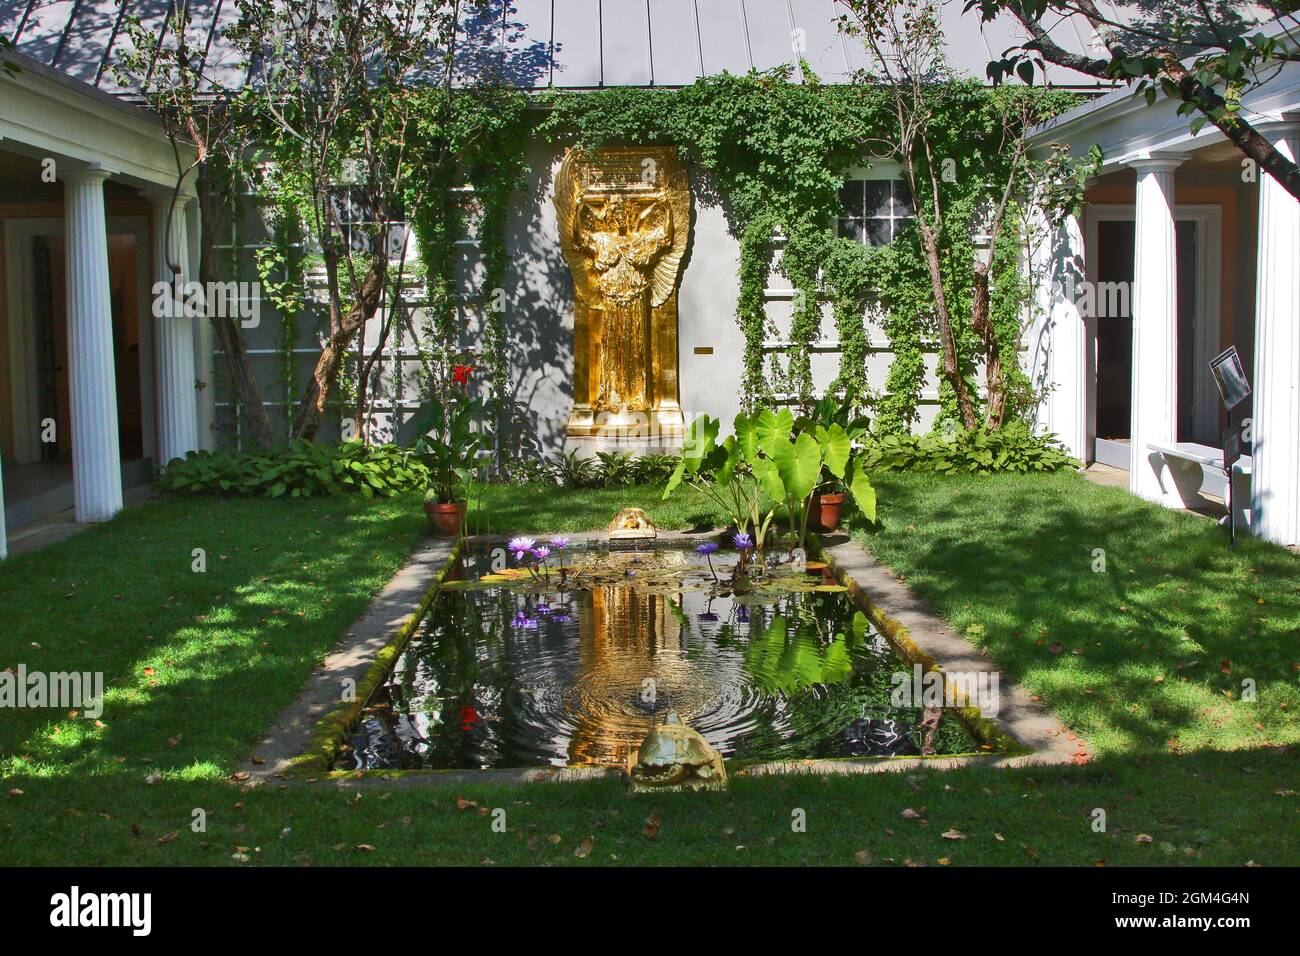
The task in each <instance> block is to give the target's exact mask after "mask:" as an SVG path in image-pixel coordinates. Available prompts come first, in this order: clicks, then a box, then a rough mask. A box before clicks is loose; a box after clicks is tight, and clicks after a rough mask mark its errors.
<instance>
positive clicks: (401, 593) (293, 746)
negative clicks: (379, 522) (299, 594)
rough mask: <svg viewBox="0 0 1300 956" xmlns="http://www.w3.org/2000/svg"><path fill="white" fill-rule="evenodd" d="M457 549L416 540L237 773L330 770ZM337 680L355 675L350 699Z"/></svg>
mask: <svg viewBox="0 0 1300 956" xmlns="http://www.w3.org/2000/svg"><path fill="white" fill-rule="evenodd" d="M460 551H461V544H460V541H458V540H450V539H446V538H425V539H424V540H423V541H421V543H420V544H419V545H418V546H417V547H416V549H415V550H414V551H413V552H411V555H410V557H408V558H407V560H406V563H405V564H403V565H402V567H401V569H400V570H399V571H398V572H397V573H396V574H395V575H393V577H392V578H391V579H390V580H389V582H388V584H386V585H385V586H384V589H383V590H382V591H381V592H380V593H379V594H378V595H377V596H376V597H375V599H374V600H373V601H371V602H370V604H369V605H368V606H367V608H366V610H365V612H364V613H363V614H362V615H361V617H360V618H359V619H358V620H357V622H356V623H355V624H353V625H352V627H350V628H349V629H348V630H347V632H346V633H345V634H344V636H343V639H342V640H341V641H340V643H339V644H338V646H337V647H336V648H335V649H334V651H333V652H332V653H331V654H330V656H329V657H327V658H326V659H325V661H324V663H323V664H322V665H321V666H320V667H317V668H316V669H315V670H314V671H312V674H311V676H310V677H309V678H308V680H307V684H306V686H305V687H304V688H303V690H302V692H301V693H300V694H299V695H298V698H297V699H296V700H295V701H294V702H293V703H292V704H290V705H289V706H288V707H286V708H285V709H284V710H283V711H281V713H280V715H279V717H278V718H277V719H276V721H275V723H274V724H272V725H271V727H270V728H269V729H268V731H267V732H266V734H265V735H264V736H263V739H262V742H261V745H260V747H259V749H258V750H256V751H255V752H254V754H253V755H252V756H250V757H249V759H248V760H247V761H245V763H244V765H243V766H242V767H241V771H242V773H238V774H237V775H236V778H237V779H241V778H242V779H248V778H252V779H254V780H258V779H265V778H267V777H271V776H278V777H285V776H294V777H296V776H303V775H310V774H325V773H329V772H330V770H329V765H330V764H331V763H332V762H333V761H334V758H335V757H336V756H337V754H338V747H339V744H340V742H342V740H343V738H344V736H345V735H346V733H347V731H348V729H349V728H351V727H352V725H353V724H354V723H356V721H357V719H358V718H359V716H360V714H361V710H362V708H363V707H364V706H365V703H366V701H367V700H369V699H370V696H371V694H373V693H374V691H375V689H376V688H377V687H378V686H379V684H380V683H381V682H382V681H383V680H384V679H385V678H386V677H387V676H388V672H389V671H390V670H391V669H392V667H393V662H394V661H395V660H396V658H397V655H398V654H400V653H401V651H402V649H403V648H404V647H405V646H406V644H407V642H408V641H409V640H410V639H411V635H412V634H414V633H415V629H416V627H417V626H418V625H419V623H420V621H421V620H422V619H423V618H424V615H425V614H426V613H427V612H428V610H429V606H430V605H431V604H432V603H433V601H434V599H435V598H436V597H437V596H438V592H439V591H441V590H442V584H443V582H444V581H445V580H446V579H447V575H449V574H450V573H451V572H452V569H453V568H454V567H455V566H456V562H457V560H458V559H459V557H460ZM345 680H352V681H354V682H355V694H354V695H353V698H354V699H352V700H343V699H342V696H341V689H342V683H343V681H345ZM243 774H247V775H248V778H245V777H243Z"/></svg>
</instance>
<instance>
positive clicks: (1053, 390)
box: [1029, 216, 1088, 464]
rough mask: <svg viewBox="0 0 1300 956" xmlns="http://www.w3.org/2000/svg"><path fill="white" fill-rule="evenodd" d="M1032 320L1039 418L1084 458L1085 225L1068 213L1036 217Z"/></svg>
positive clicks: (1073, 452)
mask: <svg viewBox="0 0 1300 956" xmlns="http://www.w3.org/2000/svg"><path fill="white" fill-rule="evenodd" d="M1035 229H1036V235H1035V242H1036V243H1037V244H1036V246H1035V250H1034V259H1035V260H1036V261H1035V263H1034V273H1035V275H1034V283H1035V300H1036V301H1035V313H1036V315H1035V325H1034V326H1033V328H1032V329H1031V333H1030V353H1031V355H1030V361H1031V362H1032V363H1033V366H1032V368H1031V369H1030V372H1029V374H1030V380H1031V381H1032V382H1033V383H1034V385H1035V386H1037V387H1040V388H1043V389H1045V390H1046V392H1047V394H1046V397H1045V398H1044V400H1043V404H1042V407H1041V408H1040V409H1039V412H1038V424H1039V425H1040V426H1041V428H1042V429H1043V430H1044V431H1049V432H1053V433H1054V434H1055V435H1056V437H1057V438H1059V439H1060V441H1061V444H1063V445H1064V446H1065V447H1066V448H1067V449H1068V450H1069V452H1070V454H1071V455H1073V456H1074V457H1075V458H1078V459H1079V460H1080V461H1082V462H1084V463H1085V464H1086V463H1087V460H1088V407H1087V398H1088V390H1087V376H1088V362H1087V342H1088V329H1087V324H1086V321H1085V317H1084V316H1083V314H1082V313H1081V312H1080V310H1079V306H1078V302H1079V295H1080V293H1081V292H1082V289H1083V282H1084V268H1083V230H1082V228H1081V227H1080V224H1079V220H1078V219H1077V218H1076V217H1074V216H1069V217H1067V218H1066V219H1065V221H1063V222H1062V223H1060V224H1059V225H1057V226H1052V225H1051V224H1049V223H1048V222H1046V221H1045V220H1044V219H1042V218H1041V217H1039V218H1038V219H1037V221H1036V222H1035Z"/></svg>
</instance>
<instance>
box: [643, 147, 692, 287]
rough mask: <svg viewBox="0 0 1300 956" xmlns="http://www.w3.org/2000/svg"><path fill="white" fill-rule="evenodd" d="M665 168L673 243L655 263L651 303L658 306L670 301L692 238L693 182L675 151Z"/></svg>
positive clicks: (667, 159)
mask: <svg viewBox="0 0 1300 956" xmlns="http://www.w3.org/2000/svg"><path fill="white" fill-rule="evenodd" d="M662 168H663V170H664V179H665V180H666V182H665V185H666V186H667V194H666V196H665V199H666V201H667V203H668V216H667V217H666V219H667V223H666V226H667V228H668V231H669V234H670V237H669V241H670V243H671V244H670V245H669V247H668V248H667V249H665V250H664V253H663V255H662V256H660V257H659V261H658V262H656V263H655V270H654V285H653V287H652V288H651V290H650V302H651V304H652V305H655V306H660V305H663V304H664V303H665V302H666V301H668V297H669V296H670V295H672V294H673V289H675V288H676V287H677V277H678V275H679V274H680V272H681V268H682V257H683V256H684V255H686V247H687V245H688V244H689V243H690V238H691V237H690V232H691V184H690V183H689V182H688V181H687V179H686V170H685V169H684V168H683V167H682V164H681V161H680V160H679V159H678V158H677V151H676V150H673V151H671V152H668V153H667V154H666V155H665V156H664V159H663V162H662Z"/></svg>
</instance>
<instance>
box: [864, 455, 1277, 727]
mask: <svg viewBox="0 0 1300 956" xmlns="http://www.w3.org/2000/svg"><path fill="white" fill-rule="evenodd" d="M876 482H877V485H878V488H879V492H880V498H881V524H880V527H878V528H877V529H874V530H871V529H867V528H865V527H864V526H861V525H857V526H855V528H854V530H855V536H856V537H858V539H859V540H861V541H863V542H864V543H866V544H867V545H868V546H869V547H871V548H872V549H873V550H874V551H875V552H876V554H877V555H878V556H879V557H880V558H881V560H883V561H884V562H885V563H887V564H889V565H890V566H891V567H893V568H894V570H895V571H897V572H899V573H900V574H901V575H903V577H904V578H905V579H906V580H907V582H908V584H909V585H910V586H912V587H913V588H914V589H915V590H916V591H917V592H918V593H919V594H921V595H922V596H923V597H925V598H926V599H927V600H928V601H930V602H931V603H932V604H933V605H934V606H935V607H936V609H937V610H938V611H939V612H940V613H941V614H943V615H944V616H945V617H947V618H948V619H949V620H951V621H952V622H953V623H954V624H955V625H957V626H958V627H959V628H960V629H961V630H962V631H963V632H964V633H965V634H966V636H967V637H968V638H969V639H971V640H972V641H974V642H975V643H976V644H978V645H981V646H984V647H987V648H988V649H989V651H990V653H991V654H992V656H993V658H994V659H995V660H996V661H997V662H998V664H999V665H1000V666H1002V667H1004V668H1005V669H1007V671H1008V672H1010V673H1011V674H1012V675H1014V676H1015V677H1016V678H1018V679H1020V680H1021V681H1022V682H1023V683H1024V684H1025V685H1026V687H1027V688H1028V689H1029V690H1031V691H1032V692H1034V693H1038V694H1041V695H1043V696H1044V697H1045V698H1047V700H1048V702H1049V703H1050V704H1051V705H1052V706H1053V708H1054V709H1055V710H1056V712H1057V713H1058V714H1060V715H1061V716H1062V717H1063V718H1065V719H1066V721H1067V722H1069V723H1072V724H1073V725H1075V726H1077V727H1079V728H1080V729H1082V730H1083V731H1084V733H1085V734H1086V735H1087V736H1088V737H1089V739H1090V741H1091V742H1093V743H1094V744H1095V745H1097V746H1098V747H1099V748H1100V749H1103V750H1124V751H1144V752H1152V751H1163V750H1169V751H1175V752H1176V751H1179V750H1185V749H1196V748H1203V747H1209V748H1216V749H1232V748H1236V747H1252V746H1263V745H1267V744H1270V743H1290V742H1295V741H1296V740H1297V739H1300V721H1297V719H1296V716H1295V715H1296V714H1297V711H1298V710H1300V693H1297V690H1296V687H1295V671H1296V661H1297V657H1296V650H1295V649H1296V637H1297V634H1300V562H1297V559H1296V557H1295V556H1294V555H1292V554H1290V553H1289V552H1287V551H1286V550H1285V549H1282V548H1278V547H1275V546H1272V545H1269V544H1266V543H1263V542H1258V541H1253V540H1251V541H1246V542H1244V543H1242V544H1240V545H1239V546H1238V547H1237V549H1236V550H1235V551H1234V550H1230V549H1229V548H1228V540H1227V536H1226V533H1225V532H1224V531H1223V530H1222V529H1220V528H1219V527H1217V526H1216V525H1215V524H1214V523H1212V522H1211V521H1208V520H1206V519H1204V518H1200V517H1196V516H1193V515H1189V514H1184V513H1178V512H1171V511H1169V510H1167V509H1164V508H1160V507H1157V506H1154V505H1151V504H1148V503H1146V502H1143V501H1140V500H1139V499H1137V498H1134V497H1133V496H1131V495H1129V494H1127V493H1126V492H1125V491H1123V490H1121V489H1114V488H1104V487H1099V486H1096V485H1093V484H1091V483H1088V482H1086V481H1084V480H1083V479H1081V478H1079V477H1077V476H1075V475H1072V474H1071V475H1056V476H1019V475H1014V476H1013V475H1002V476H993V477H988V478H949V479H938V478H934V477H932V476H920V475H906V476H903V475H882V476H879V478H877V479H876ZM859 520H860V519H859ZM1243 682H1246V683H1243ZM1252 687H1253V689H1254V691H1255V692H1256V693H1257V695H1258V696H1257V700H1256V701H1255V702H1253V703H1252V702H1249V701H1244V700H1243V699H1242V698H1243V695H1245V696H1247V697H1248V696H1249V692H1250V690H1251V688H1252Z"/></svg>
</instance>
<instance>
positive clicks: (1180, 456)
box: [1147, 441, 1253, 528]
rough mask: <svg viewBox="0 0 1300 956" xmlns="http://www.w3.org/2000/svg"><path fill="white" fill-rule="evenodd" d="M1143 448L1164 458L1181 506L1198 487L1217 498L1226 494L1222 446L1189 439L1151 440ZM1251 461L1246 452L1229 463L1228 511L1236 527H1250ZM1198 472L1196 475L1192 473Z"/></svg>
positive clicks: (1190, 500)
mask: <svg viewBox="0 0 1300 956" xmlns="http://www.w3.org/2000/svg"><path fill="white" fill-rule="evenodd" d="M1147 448H1148V449H1149V450H1151V451H1153V452H1157V453H1158V454H1159V455H1160V456H1161V457H1162V458H1164V460H1165V463H1166V464H1167V465H1168V466H1169V473H1170V476H1171V477H1172V478H1173V481H1174V485H1175V486H1176V487H1175V488H1174V489H1173V491H1174V493H1176V494H1177V495H1178V497H1179V498H1180V499H1182V501H1183V504H1184V506H1186V505H1187V504H1188V503H1191V502H1194V501H1195V500H1196V497H1197V495H1198V494H1199V493H1200V492H1201V491H1202V490H1204V491H1206V492H1207V493H1208V494H1212V495H1216V496H1217V497H1221V498H1226V497H1227V495H1226V492H1227V484H1228V479H1227V476H1226V475H1224V473H1223V449H1221V448H1215V447H1214V446H1213V445H1202V444H1200V443H1198V442H1193V441H1179V442H1170V443H1167V444H1166V443H1161V442H1151V443H1150V444H1148V445H1147ZM1252 464H1253V462H1252V461H1251V458H1250V456H1249V455H1242V456H1241V457H1240V458H1238V459H1237V460H1236V461H1235V462H1233V465H1232V511H1233V519H1234V521H1235V522H1236V525H1237V527H1239V528H1240V527H1247V528H1248V527H1250V472H1251V466H1252ZM1198 471H1199V472H1200V474H1199V475H1197V474H1196V472H1198ZM1165 490H1166V492H1169V491H1170V489H1165Z"/></svg>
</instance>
